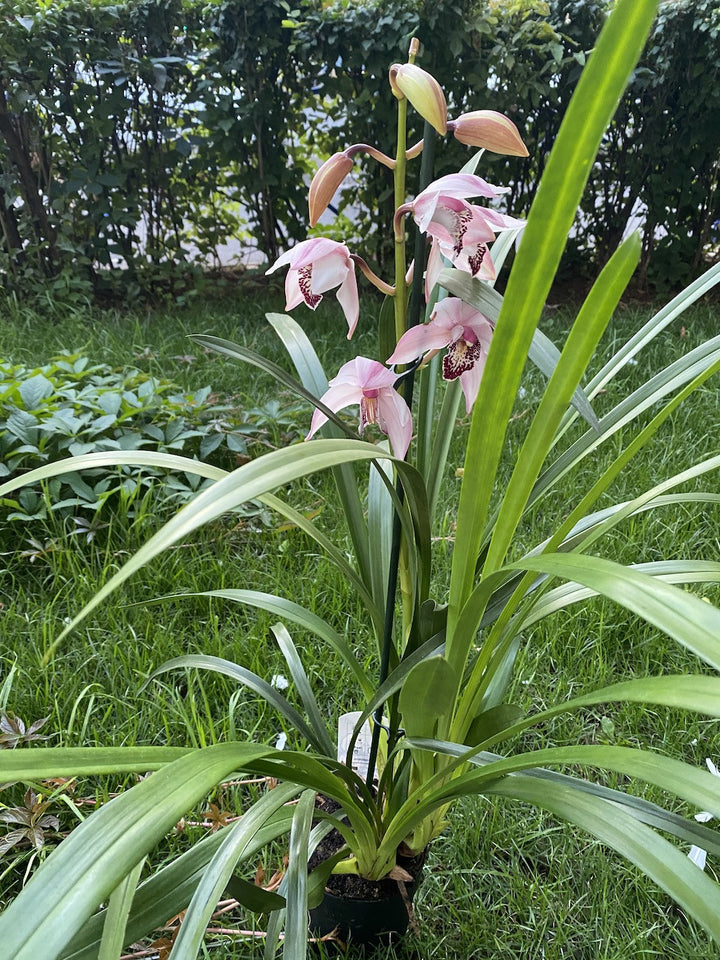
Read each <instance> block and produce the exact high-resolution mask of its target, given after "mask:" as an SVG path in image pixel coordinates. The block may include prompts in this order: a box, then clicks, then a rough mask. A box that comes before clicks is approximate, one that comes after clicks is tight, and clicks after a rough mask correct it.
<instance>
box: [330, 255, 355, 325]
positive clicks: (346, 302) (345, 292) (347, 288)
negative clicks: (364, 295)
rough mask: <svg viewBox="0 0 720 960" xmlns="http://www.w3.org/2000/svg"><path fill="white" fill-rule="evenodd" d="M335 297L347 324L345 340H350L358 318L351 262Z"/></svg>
mask: <svg viewBox="0 0 720 960" xmlns="http://www.w3.org/2000/svg"><path fill="white" fill-rule="evenodd" d="M335 296H336V297H337V299H338V302H339V303H340V306H341V307H342V308H343V313H344V314H345V319H346V320H347V324H348V335H347V338H348V340H350V339H351V337H352V335H353V333H355V327H356V326H357V322H358V319H359V317H360V297H359V295H358V288H357V277H356V276H355V264H354V263H353V261H352V260H351V261H350V268H349V270H348V272H347V274H346V276H345V279H344V280H343V282H342V283H341V285H340V288H339V289H338V292H337V293H336V294H335Z"/></svg>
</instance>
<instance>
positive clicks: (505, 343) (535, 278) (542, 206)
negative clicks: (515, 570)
mask: <svg viewBox="0 0 720 960" xmlns="http://www.w3.org/2000/svg"><path fill="white" fill-rule="evenodd" d="M656 8H657V0H620V2H619V3H618V4H617V5H616V6H615V8H614V10H613V12H612V14H611V15H610V16H609V18H608V20H607V22H606V24H605V27H604V29H603V30H602V33H601V34H600V37H599V39H598V42H597V45H596V47H595V50H594V52H593V54H592V55H591V57H590V59H589V61H588V63H587V66H586V68H585V70H584V71H583V74H582V76H581V78H580V82H579V83H578V87H577V90H576V92H575V95H574V96H573V98H572V100H571V102H570V105H569V107H568V110H567V113H566V114H565V117H564V119H563V123H562V126H561V128H560V132H559V134H558V137H557V140H556V142H555V145H554V147H553V149H552V152H551V154H550V157H549V159H548V163H547V166H546V168H545V172H544V174H543V177H542V181H541V183H540V186H539V188H538V192H537V195H536V197H535V200H534V202H533V206H532V209H531V211H530V215H529V218H528V222H527V226H526V228H525V233H524V235H523V239H522V240H521V242H520V248H519V250H518V253H517V256H516V258H515V263H514V265H513V269H512V271H511V274H510V279H509V281H508V286H507V291H506V294H505V298H504V301H503V308H502V311H501V313H500V317H499V319H498V322H497V325H496V328H495V333H494V335H493V343H492V346H491V349H490V352H489V356H488V359H487V364H486V367H485V372H484V374H483V380H482V383H481V385H480V393H479V395H478V399H477V401H476V403H475V410H474V413H473V418H472V424H471V429H470V438H469V441H468V448H467V454H466V460H465V472H464V478H463V485H462V488H461V495H460V505H459V509H458V518H457V537H456V542H455V550H454V553H453V567H452V575H451V585H450V604H449V611H448V612H449V619H448V644H449V658H450V660H451V662H453V660H454V659H455V658H453V657H452V644H453V631H454V628H455V623H456V619H457V617H458V615H459V613H460V610H461V608H462V606H463V605H464V603H465V600H466V599H467V597H468V595H469V594H470V592H471V590H472V584H473V579H474V574H475V564H476V560H477V556H478V552H479V548H480V542H481V538H482V531H483V528H484V526H485V520H486V517H487V513H488V508H489V504H490V498H491V495H492V490H493V486H494V479H495V477H496V474H497V466H498V463H499V459H500V456H501V453H502V449H503V441H504V437H505V431H506V425H507V422H508V420H509V417H510V412H511V408H512V404H513V402H514V398H515V394H516V392H517V387H518V384H519V382H520V377H521V374H522V369H523V366H524V362H525V358H526V356H527V353H528V349H529V347H530V343H531V341H532V336H533V332H534V330H535V328H536V326H537V322H538V318H539V316H540V312H541V310H542V306H543V304H544V302H545V298H546V296H547V293H548V291H549V290H550V286H551V284H552V281H553V277H554V276H555V272H556V270H557V266H558V264H559V261H560V257H561V254H562V251H563V249H564V246H565V243H566V240H567V236H568V232H569V229H570V225H571V223H572V220H573V218H574V216H575V212H576V210H577V207H578V204H579V202H580V199H581V197H582V193H583V190H584V187H585V183H586V181H587V178H588V175H589V173H590V170H591V167H592V164H593V161H594V158H595V154H596V152H597V149H598V146H599V144H600V140H601V138H602V135H603V133H604V131H605V128H606V127H607V124H608V122H609V121H610V118H611V117H612V115H613V113H614V111H615V108H616V106H617V103H618V101H619V98H620V96H621V94H622V92H623V90H624V88H625V85H626V83H627V80H628V78H629V76H630V73H631V71H632V69H633V67H634V65H635V63H636V62H637V59H638V57H639V55H640V53H641V51H642V48H643V45H644V43H645V39H646V37H647V35H648V32H649V30H650V26H651V23H652V20H653V17H654V14H655V11H656Z"/></svg>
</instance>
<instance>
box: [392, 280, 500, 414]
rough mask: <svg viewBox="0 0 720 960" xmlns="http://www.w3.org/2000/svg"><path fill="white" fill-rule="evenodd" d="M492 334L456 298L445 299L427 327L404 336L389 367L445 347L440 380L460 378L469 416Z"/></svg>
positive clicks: (477, 315)
mask: <svg viewBox="0 0 720 960" xmlns="http://www.w3.org/2000/svg"><path fill="white" fill-rule="evenodd" d="M492 332H493V328H492V324H491V323H490V321H489V320H488V318H487V317H486V316H484V315H483V314H482V313H480V312H479V311H478V310H476V309H475V308H474V307H472V306H470V304H468V303H464V302H463V301H462V300H458V298H457V297H448V298H447V299H445V300H441V301H440V302H439V303H438V304H437V306H436V307H435V310H434V312H433V315H432V318H431V319H430V322H429V323H425V324H420V325H419V326H416V327H411V328H410V329H409V330H408V331H407V332H406V333H405V334H403V336H402V337H401V338H400V341H399V343H398V345H397V347H396V348H395V351H394V352H393V354H392V356H391V357H389V359H388V363H393V364H397V363H403V364H404V363H411V362H412V361H413V360H415V359H416V358H417V357H427V355H428V354H430V353H436V352H437V351H438V350H442V348H443V347H447V353H446V354H445V356H444V357H443V363H442V371H443V378H444V379H445V380H457V379H458V377H459V378H460V384H461V385H462V389H463V393H464V394H465V407H466V409H467V412H468V413H470V411H471V409H472V406H473V404H474V403H475V398H476V397H477V394H478V390H479V389H480V380H481V379H482V375H483V370H484V369H485V359H486V357H487V353H488V350H489V349H490V341H491V339H492Z"/></svg>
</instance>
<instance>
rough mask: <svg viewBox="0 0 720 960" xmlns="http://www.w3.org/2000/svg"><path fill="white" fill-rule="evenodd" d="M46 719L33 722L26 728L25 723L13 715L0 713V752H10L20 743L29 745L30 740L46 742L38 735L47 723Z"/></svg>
mask: <svg viewBox="0 0 720 960" xmlns="http://www.w3.org/2000/svg"><path fill="white" fill-rule="evenodd" d="M48 719H49V718H48V717H43V718H42V719H41V720H34V721H33V722H32V723H31V724H30V726H29V727H28V726H27V725H26V724H25V721H24V720H22V719H21V718H20V717H18V716H16V715H15V714H14V713H6V712H5V711H2V712H0V750H12V749H14V748H15V747H17V746H18V745H19V744H21V743H30V741H31V740H47V739H48V738H47V737H46V736H45V735H43V734H40V733H38V730H41V729H42V728H43V727H44V726H45V724H46V723H47V721H48Z"/></svg>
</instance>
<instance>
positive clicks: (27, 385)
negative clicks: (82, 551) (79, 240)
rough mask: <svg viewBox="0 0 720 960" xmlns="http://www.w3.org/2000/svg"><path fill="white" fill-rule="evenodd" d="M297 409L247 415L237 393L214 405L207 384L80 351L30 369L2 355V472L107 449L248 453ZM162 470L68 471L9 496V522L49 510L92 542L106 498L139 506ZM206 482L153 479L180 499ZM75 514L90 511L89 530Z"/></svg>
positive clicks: (287, 433)
mask: <svg viewBox="0 0 720 960" xmlns="http://www.w3.org/2000/svg"><path fill="white" fill-rule="evenodd" d="M301 417H302V413H301V411H299V410H298V409H297V405H295V406H293V407H287V408H284V407H282V405H281V404H279V403H278V402H277V401H275V402H274V403H273V404H272V405H270V407H269V408H268V409H264V408H257V409H255V410H252V411H247V412H245V411H243V410H242V409H241V408H240V407H239V406H238V405H237V403H236V401H235V399H234V398H227V402H220V399H219V398H218V397H217V395H215V394H213V393H212V390H211V388H210V387H209V386H206V387H202V388H201V389H199V390H195V391H194V392H182V391H181V390H180V388H179V387H178V386H177V385H176V384H174V383H172V382H171V381H169V380H164V379H158V378H156V377H152V376H150V375H148V374H146V373H142V372H141V371H138V370H136V369H134V368H130V369H127V370H121V371H118V370H114V369H113V368H111V367H109V366H107V365H105V364H96V365H91V363H90V360H89V359H88V358H87V357H84V356H81V355H80V354H78V353H74V354H71V353H63V354H60V355H58V356H56V357H54V358H52V359H51V360H50V361H49V362H48V363H47V364H45V365H43V366H40V367H36V368H29V367H26V366H23V365H21V364H12V363H9V362H3V361H0V477H4V476H12V475H13V474H16V473H21V472H24V471H26V470H28V469H31V468H34V467H38V466H41V465H42V464H44V463H48V462H52V461H55V460H60V459H63V458H65V457H67V456H80V455H82V454H86V453H101V452H106V451H112V450H119V451H128V450H140V449H143V450H157V451H160V452H164V453H172V454H183V455H185V456H189V457H193V458H200V459H201V460H205V461H208V460H210V461H214V462H217V464H218V465H219V466H226V467H227V466H235V465H236V464H237V462H239V461H240V462H242V461H243V460H244V459H246V458H248V445H250V444H253V443H254V444H260V445H261V446H263V447H264V446H276V445H277V444H279V443H286V442H287V441H288V439H289V438H293V437H295V438H296V437H297V435H298V433H299V427H298V426H297V425H298V423H299V422H300V420H301ZM159 475H160V474H159V472H157V471H154V470H150V469H146V470H144V471H143V474H142V475H138V474H137V472H133V471H132V470H130V468H128V467H126V468H122V467H119V468H118V469H117V470H114V471H109V470H107V469H98V470H93V471H89V472H85V473H83V475H82V476H80V474H79V473H77V474H76V473H69V474H66V475H64V476H63V477H62V478H61V479H60V478H58V479H55V480H53V481H51V483H50V484H49V485H48V486H47V488H46V489H45V490H44V491H43V490H40V489H38V488H35V487H28V488H25V489H23V490H22V491H20V493H19V494H18V496H17V499H13V500H7V501H5V505H6V506H9V507H10V508H11V510H10V513H9V515H8V517H7V519H8V520H15V521H22V522H28V521H34V520H46V519H47V518H48V517H49V516H50V514H51V512H52V513H54V514H55V515H60V516H61V517H66V516H68V517H73V519H75V522H76V527H77V529H76V531H75V532H76V533H78V534H80V533H82V534H85V535H86V536H87V539H88V541H90V540H91V539H92V538H93V537H94V536H95V533H96V532H97V530H98V529H100V528H101V526H102V525H98V524H97V523H96V522H95V520H96V519H97V514H98V512H99V511H100V510H101V509H102V508H103V507H104V505H105V504H106V503H108V501H111V502H112V503H113V504H114V505H115V507H116V508H117V509H119V510H120V511H121V512H123V513H124V514H125V515H127V516H129V517H133V516H135V511H136V510H137V511H141V510H142V506H141V504H142V497H143V494H144V493H146V492H147V491H148V490H149V489H150V488H157V487H158V484H157V477H158V476H159ZM202 483H203V481H201V480H200V479H199V478H197V477H194V476H191V475H189V474H188V475H185V477H183V476H175V477H174V478H173V481H172V482H171V483H168V482H164V483H163V484H161V485H159V489H160V491H161V496H162V497H164V498H165V499H166V500H167V501H168V502H170V503H173V504H177V503H178V502H179V503H183V502H185V501H187V500H188V499H190V497H192V496H193V495H194V494H195V493H197V492H198V489H199V487H200V486H202ZM78 511H85V512H86V513H87V511H90V512H91V514H92V516H93V519H91V520H90V521H88V522H87V524H86V527H87V529H86V528H85V527H83V525H82V522H81V524H78V523H77V516H76V515H77V512H78Z"/></svg>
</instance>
